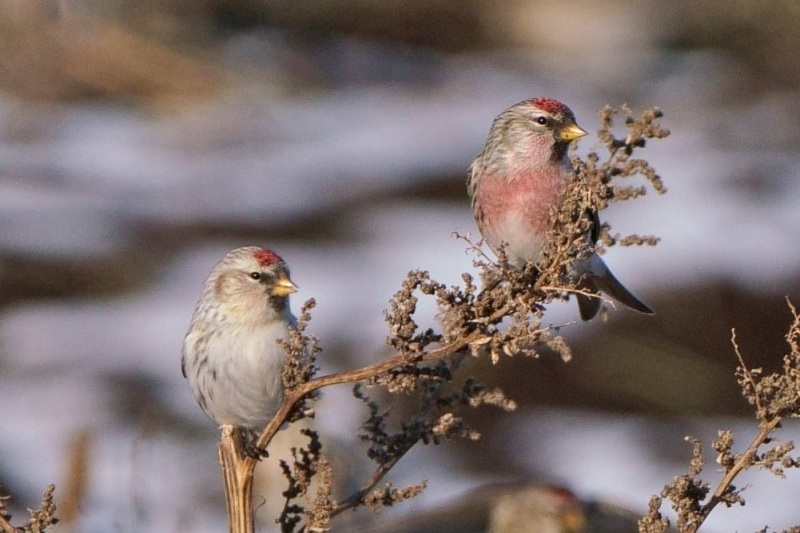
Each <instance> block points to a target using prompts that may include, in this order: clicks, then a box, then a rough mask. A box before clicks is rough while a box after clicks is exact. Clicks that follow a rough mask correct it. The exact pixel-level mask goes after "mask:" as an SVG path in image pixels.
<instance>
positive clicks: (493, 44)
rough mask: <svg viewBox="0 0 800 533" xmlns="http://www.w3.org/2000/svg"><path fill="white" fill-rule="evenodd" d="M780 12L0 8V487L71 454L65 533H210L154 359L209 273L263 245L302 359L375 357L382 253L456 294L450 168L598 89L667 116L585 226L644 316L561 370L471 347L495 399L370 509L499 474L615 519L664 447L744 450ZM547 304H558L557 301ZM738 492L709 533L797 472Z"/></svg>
mask: <svg viewBox="0 0 800 533" xmlns="http://www.w3.org/2000/svg"><path fill="white" fill-rule="evenodd" d="M798 6H800V5H799V4H797V3H796V2H791V1H775V2H769V3H763V2H754V1H734V2H722V1H714V2H704V3H703V4H702V5H699V4H696V3H693V2H689V1H683V2H673V3H663V2H655V1H646V2H640V3H637V4H636V5H635V6H633V5H621V4H619V3H615V2H610V1H603V2H588V1H581V2H573V3H571V4H569V5H564V4H563V3H561V2H555V1H544V2H523V1H511V0H507V1H505V2H499V3H497V2H493V3H487V2H479V1H477V0H469V1H456V0H439V1H433V2H430V1H421V0H415V1H411V2H407V1H406V2H399V1H397V0H391V1H384V2H375V1H372V0H325V1H322V2H313V3H312V2H305V1H300V2H297V1H295V2H287V1H268V0H249V1H247V0H241V1H235V0H234V1H207V0H205V1H199V2H186V1H182V0H172V1H169V2H152V1H145V2H128V1H123V0H118V1H113V2H93V1H89V0H86V1H80V0H74V1H69V2H68V1H66V0H62V1H61V2H53V1H46V0H35V1H34V0H13V1H8V2H5V3H4V4H3V6H2V7H0V305H2V315H0V405H3V407H4V409H3V411H4V413H5V428H6V431H5V432H4V434H3V437H2V440H1V441H0V450H2V454H0V485H2V488H3V492H10V493H12V494H13V495H14V503H16V504H17V505H18V506H19V507H20V508H22V507H24V506H26V505H27V506H31V505H33V502H34V501H35V500H36V498H37V497H38V493H39V492H40V491H41V489H42V488H43V487H44V485H45V484H46V483H48V482H55V483H57V485H58V484H59V483H60V482H61V479H62V475H63V476H66V474H64V472H65V471H66V470H67V464H66V463H67V461H66V459H65V457H66V456H67V455H68V454H67V452H66V451H65V450H67V449H69V448H70V446H71V445H70V443H71V442H83V443H84V444H83V445H82V446H84V447H85V448H86V449H85V453H86V457H88V459H87V460H86V461H87V462H86V464H87V467H86V469H87V470H88V474H87V475H86V478H85V482H84V489H85V497H84V501H83V504H82V507H81V510H80V512H79V513H77V514H76V517H75V519H74V522H73V524H74V526H75V528H76V530H80V531H108V530H110V529H112V528H113V529H114V530H119V531H186V530H190V531H218V530H220V529H223V527H224V526H223V523H224V522H223V521H224V509H223V506H222V505H223V501H222V499H221V488H220V487H219V476H218V472H217V470H216V462H215V461H216V459H215V457H216V456H215V450H214V439H215V430H214V428H213V427H209V425H210V424H209V422H208V421H207V420H205V419H204V418H203V416H202V413H201V412H200V411H199V409H197V407H196V406H195V405H194V404H193V402H192V400H191V398H190V396H189V394H188V391H187V389H186V385H185V383H183V380H182V378H181V376H180V372H179V369H178V368H179V359H180V355H179V351H180V341H181V338H182V335H183V333H184V331H185V328H186V326H187V323H188V319H189V316H190V314H191V310H192V308H193V305H194V302H195V300H196V298H197V296H198V295H199V290H200V286H201V284H202V280H203V279H204V278H205V276H206V274H207V273H208V271H209V269H210V268H211V267H212V266H213V264H214V263H215V262H216V261H217V260H218V259H219V258H220V257H221V256H222V255H224V253H225V252H226V251H227V250H229V249H231V248H234V247H236V246H240V245H244V244H262V245H265V246H269V247H272V248H274V249H276V250H278V251H279V252H280V253H281V255H283V256H284V257H285V258H286V259H287V260H288V261H289V263H290V264H291V265H292V271H293V278H295V279H296V281H297V283H298V284H299V285H300V287H301V292H300V293H299V294H298V295H297V297H296V298H295V300H294V302H293V305H294V307H295V308H297V307H298V306H299V304H300V302H301V301H302V300H303V299H305V298H309V297H312V296H313V297H315V298H316V299H317V302H318V308H317V309H316V310H315V314H314V321H313V322H312V326H313V327H312V329H313V330H314V331H315V332H316V333H318V334H319V336H320V337H321V339H322V344H323V347H324V348H325V355H324V359H325V365H326V369H327V370H331V369H334V368H337V367H338V368H342V367H349V366H352V365H355V364H358V363H363V362H365V361H369V360H373V359H374V358H377V357H379V356H380V355H381V353H382V350H383V338H384V336H385V330H384V324H383V320H382V315H381V311H382V309H383V308H384V307H385V306H386V302H387V301H388V299H389V297H390V296H391V294H392V293H393V292H394V291H395V290H396V289H397V288H398V286H399V283H400V280H401V279H402V277H403V276H404V274H405V272H407V271H408V270H410V269H412V268H425V269H429V270H430V271H431V273H432V275H433V276H434V277H435V278H437V279H439V280H441V281H445V282H448V283H456V282H458V281H459V279H460V278H459V275H460V273H461V272H463V271H471V269H472V267H471V262H470V258H469V257H468V256H467V255H465V253H464V248H465V246H464V244H463V243H462V242H461V241H457V240H454V239H452V238H451V237H450V233H451V232H452V231H454V230H458V231H462V232H468V231H471V232H473V233H474V232H475V228H474V224H473V222H472V219H471V215H470V210H469V207H468V200H467V199H466V195H465V191H464V180H465V173H466V168H467V166H468V165H469V163H470V161H471V159H472V157H473V156H474V155H475V154H476V153H477V152H478V151H479V150H480V148H481V146H482V143H483V140H484V138H485V134H486V131H487V129H488V127H489V124H490V122H491V120H492V119H493V117H494V116H495V115H496V114H497V113H499V112H500V111H501V110H502V109H504V108H505V107H507V106H508V105H510V104H512V103H515V102H517V101H519V100H522V99H524V98H527V97H531V96H537V95H549V96H554V97H557V98H559V99H561V100H563V101H565V102H567V103H568V104H569V105H570V106H571V107H572V108H573V110H574V111H575V113H576V115H577V118H578V122H579V123H580V124H581V125H582V126H583V127H584V128H585V129H587V130H589V131H592V130H594V129H596V128H597V126H598V120H597V118H596V117H597V115H596V112H597V110H599V109H600V108H601V107H602V106H603V105H605V104H613V105H619V104H621V103H623V102H628V103H630V104H631V105H632V106H633V107H634V109H639V110H640V109H642V108H644V107H645V106H649V105H658V106H660V107H661V108H662V109H663V110H664V111H665V114H666V118H665V119H664V123H665V125H666V126H667V127H669V128H670V129H671V130H672V131H673V135H672V136H671V137H670V138H669V139H667V140H666V141H663V142H660V143H654V144H652V146H650V147H648V149H647V150H646V151H645V152H643V155H646V157H648V159H649V160H650V161H651V163H653V164H654V165H655V166H656V168H657V169H658V170H659V171H660V174H661V175H662V176H663V178H664V179H665V181H666V184H667V187H668V188H669V190H670V192H669V194H667V195H666V196H665V197H662V198H656V197H655V196H648V197H646V198H644V199H642V200H639V201H636V202H630V203H629V204H630V205H619V206H614V207H612V209H610V210H609V211H608V214H607V215H606V216H605V219H606V220H607V221H609V222H611V224H612V226H613V227H614V228H615V229H616V230H618V231H621V232H623V233H629V232H637V233H642V234H656V235H660V236H661V237H662V238H663V240H662V243H661V244H660V245H659V246H658V247H657V248H655V249H614V250H612V251H611V252H610V253H609V254H608V256H607V261H608V263H609V264H610V266H611V267H612V268H613V270H614V271H615V273H616V274H617V275H618V276H619V277H620V279H622V280H623V281H624V282H625V284H626V285H628V286H629V287H630V288H631V289H633V290H634V292H635V293H636V294H638V295H640V296H642V297H643V299H645V301H647V302H648V304H650V305H651V306H652V307H653V308H655V309H656V311H657V315H656V316H655V317H653V318H648V317H640V316H635V315H633V314H632V313H628V312H627V311H625V310H620V311H618V312H612V318H611V320H610V321H609V322H608V323H591V324H578V325H575V326H573V327H571V328H568V332H569V333H568V334H569V338H570V341H571V346H572V347H573V352H574V359H573V361H572V362H570V363H569V364H564V363H562V362H561V361H560V360H559V359H557V358H554V357H548V356H544V357H542V358H540V359H537V360H531V359H524V358H521V357H518V358H514V359H510V360H505V361H502V363H501V364H500V365H498V366H497V367H491V366H490V365H488V364H486V363H483V362H479V361H476V362H475V363H474V365H473V367H472V370H473V371H474V372H475V373H476V374H478V375H479V376H480V378H481V379H483V380H484V381H485V382H487V383H492V384H495V383H496V384H499V385H501V386H502V387H503V388H504V389H505V390H506V392H507V393H509V394H510V395H511V396H512V397H513V398H515V399H516V400H517V401H518V402H519V403H520V406H521V407H520V410H519V411H518V412H517V413H511V414H502V415H499V414H497V413H494V412H483V411H481V412H479V413H477V414H476V416H475V423H476V424H477V425H478V427H479V428H480V429H481V431H482V432H483V434H484V436H485V437H484V439H483V440H482V441H480V442H479V443H477V444H475V443H460V444H448V445H446V446H444V447H443V448H442V449H439V450H436V451H433V450H428V449H420V450H416V451H415V452H414V453H415V454H416V455H413V456H412V457H410V458H409V459H410V461H409V462H408V463H407V464H405V465H401V468H399V469H398V473H397V474H398V477H399V479H400V480H401V481H402V480H406V481H409V482H413V481H416V480H418V478H420V477H422V476H427V477H429V479H430V481H431V484H430V488H429V490H428V493H427V494H426V495H425V496H424V497H423V498H421V499H420V501H415V502H409V503H408V504H407V505H406V506H401V507H402V508H399V509H397V510H393V511H392V513H389V514H390V515H391V516H395V515H396V516H400V515H402V514H403V513H406V512H413V511H415V510H419V509H422V508H424V507H426V506H431V505H435V504H437V503H439V502H441V501H444V500H451V499H453V498H457V497H458V496H459V495H460V494H464V493H465V492H466V491H467V490H468V489H470V488H472V487H476V486H479V485H482V484H483V483H486V482H488V481H524V482H528V481H530V480H544V481H552V482H556V483H563V484H566V485H568V486H569V488H571V489H572V490H573V491H576V492H578V493H579V495H580V496H582V497H586V498H592V499H602V500H610V501H613V502H615V503H622V504H625V505H626V506H627V507H630V508H633V509H634V510H636V511H643V510H644V509H645V506H646V503H647V499H648V498H649V495H651V494H655V493H657V492H658V491H659V490H660V488H661V486H662V485H663V483H666V482H667V481H669V480H670V479H671V478H672V477H673V476H674V475H677V474H679V473H682V472H683V471H684V470H685V467H686V463H687V461H688V457H689V451H690V450H689V448H688V446H687V445H686V444H685V443H684V442H683V436H684V435H686V434H692V435H697V436H703V437H707V438H708V437H713V436H714V435H715V431H716V429H718V428H719V429H722V428H723V427H735V428H736V429H738V430H739V431H740V432H741V434H742V435H743V436H742V441H741V442H742V443H744V442H745V439H746V438H748V436H749V435H751V434H752V432H753V431H754V430H755V424H754V422H753V421H752V415H751V414H750V411H749V409H748V406H747V405H746V404H745V402H744V401H743V400H742V399H741V397H740V395H739V394H738V391H737V388H736V383H735V380H734V377H733V370H734V368H735V365H736V361H735V358H734V354H733V351H732V349H731V346H730V334H731V328H733V327H735V328H736V329H737V332H738V337H739V342H740V346H741V347H742V350H743V353H744V354H745V356H746V357H747V358H748V361H750V363H751V364H752V366H754V367H757V366H763V367H765V368H766V369H770V368H775V367H777V366H779V365H780V364H781V359H780V357H781V355H782V354H783V353H784V352H785V351H786V350H785V347H784V346H785V345H784V341H783V335H784V334H785V331H786V328H787V327H788V323H789V319H790V314H789V312H788V310H787V308H786V304H785V297H786V296H789V297H790V298H791V299H792V300H793V301H794V302H795V303H799V302H800V260H799V259H800V253H798V247H797V243H798V242H800V224H799V223H798V222H800V215H799V214H798V209H797V205H798V202H800V181H798V179H797V178H798V173H799V172H798V171H799V170H800V159H799V158H798V156H797V154H798V148H800V135H798V133H800V132H799V131H798V130H799V129H800V126H798V125H799V124H800V120H799V119H800V108H798V106H797V105H796V102H797V98H798V83H799V82H800V80H798V76H800V65H798V62H799V61H800V58H799V57H798V55H797V54H796V53H795V51H796V50H797V48H798V46H800V42H798V41H800V7H798ZM590 148H591V141H590V140H587V141H586V142H582V144H581V146H580V147H579V150H578V153H580V154H585V153H587V152H588V151H589V149H590ZM421 312H422V313H423V315H425V316H427V317H428V318H429V320H432V317H433V310H432V309H427V308H425V307H424V306H423V308H422V310H421ZM550 313H551V314H550V315H549V316H551V317H552V318H551V320H552V321H553V323H555V324H559V323H565V322H568V321H573V320H576V317H577V313H576V312H575V309H574V302H571V303H569V304H565V305H558V306H554V308H553V309H552V310H551V312H550ZM347 396H348V391H346V390H344V391H331V393H330V394H328V395H327V396H326V399H325V401H326V402H327V403H328V404H329V405H332V406H335V407H333V408H330V415H329V416H330V418H329V419H328V420H327V422H326V419H325V417H324V416H321V417H320V422H319V423H320V425H321V426H322V429H323V432H326V433H327V434H328V436H329V438H330V439H331V441H335V442H339V443H340V445H342V446H343V447H344V448H351V447H352V446H350V443H349V442H350V441H349V439H350V438H351V437H350V435H351V433H352V431H351V428H352V427H354V425H355V424H356V423H357V421H358V419H359V416H361V414H362V413H360V412H359V406H356V405H354V404H352V403H343V402H347V401H348V399H347ZM786 431H787V432H788V433H787V434H792V432H794V434H795V436H796V434H797V433H798V432H797V429H796V428H791V427H787V428H786ZM82 435H88V437H87V438H85V439H83V440H81V439H80V438H78V437H80V436H82ZM76 438H77V439H78V440H77V441H74V440H73V439H76ZM587 455H589V456H590V457H587ZM709 475H712V474H711V472H710V473H709ZM790 477H791V476H790ZM748 482H751V483H752V484H753V488H752V489H751V492H752V495H753V498H754V499H753V500H750V499H748V506H747V508H745V509H732V510H725V509H719V510H717V511H715V513H716V515H715V516H714V519H713V520H712V522H711V523H710V524H709V527H708V530H709V531H730V530H733V529H737V530H755V529H758V528H761V527H763V526H764V525H765V524H769V525H770V527H771V528H774V529H780V528H787V527H789V526H791V525H793V524H796V523H798V522H800V514H798V513H797V512H796V511H795V510H793V509H787V508H785V506H784V505H781V503H780V502H781V501H783V498H782V497H781V494H783V495H785V494H787V493H789V492H790V491H792V490H797V489H798V487H800V483H798V482H797V481H796V480H792V479H790V480H787V481H779V480H777V479H771V478H768V477H766V475H765V474H763V475H761V476H758V477H756V478H754V479H752V480H748ZM265 490H266V489H265ZM56 494H57V495H58V494H59V490H58V488H57V491H56ZM784 497H785V496H784ZM268 499H269V498H268ZM198 501H201V502H203V503H204V505H203V506H202V510H200V511H198V508H197V505H196V502H198ZM364 516H365V517H368V514H367V513H365V514H364ZM262 525H263V526H264V529H265V530H267V529H269V525H270V523H269V519H263V520H262Z"/></svg>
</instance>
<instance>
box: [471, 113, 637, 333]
mask: <svg viewBox="0 0 800 533" xmlns="http://www.w3.org/2000/svg"><path fill="white" fill-rule="evenodd" d="M584 135H586V132H585V131H584V130H583V129H581V128H580V127H579V126H578V125H577V124H576V122H575V115H574V114H573V113H572V111H571V110H570V109H569V108H568V107H567V106H566V105H564V104H562V103H561V102H559V101H558V100H555V99H553V98H534V99H531V100H525V101H523V102H520V103H518V104H516V105H513V106H511V107H509V108H508V109H506V110H505V111H503V112H502V113H500V115H498V116H497V118H495V119H494V122H493V123H492V127H491V129H490V130H489V136H488V138H487V139H486V146H484V148H483V151H482V152H481V153H480V154H478V156H477V157H476V158H475V160H474V161H473V162H472V165H470V168H469V176H468V179H467V192H468V194H469V196H470V197H471V198H472V211H473V214H474V216H475V221H476V223H477V225H478V229H479V230H480V232H481V235H482V236H483V238H484V240H485V241H486V244H488V245H489V248H491V249H492V251H493V252H495V253H498V250H499V249H500V245H501V243H506V248H505V251H506V254H507V256H508V259H509V261H510V262H511V263H512V264H514V265H516V266H520V267H521V266H523V265H524V264H525V263H526V262H528V261H532V262H534V263H535V262H537V261H538V260H539V255H540V253H541V251H542V248H543V247H544V245H545V239H546V237H547V232H548V230H549V229H550V228H551V227H552V225H553V221H552V220H551V208H553V207H556V208H558V207H560V205H561V202H562V201H563V198H564V193H565V190H566V187H567V184H568V182H569V178H570V172H571V170H572V165H571V163H570V161H569V157H567V152H568V150H569V145H570V143H571V142H572V141H574V140H575V139H578V138H580V137H583V136H584ZM592 217H593V222H594V227H593V228H592V229H593V231H592V235H591V238H592V239H593V242H596V240H597V232H598V230H599V221H598V219H597V216H596V213H593V214H592ZM574 269H575V273H576V274H577V276H578V277H579V279H580V282H579V284H578V289H580V290H581V291H582V292H588V293H592V294H594V295H595V296H588V295H586V294H581V293H578V294H577V299H578V308H579V310H580V314H581V318H582V319H583V320H590V319H592V318H593V317H594V316H595V315H596V314H597V312H598V311H599V310H600V306H601V303H602V302H601V300H600V298H599V295H598V294H597V293H599V292H600V291H602V292H604V293H606V294H608V295H609V296H612V297H613V298H614V299H616V300H618V301H619V302H621V303H623V304H625V305H626V306H628V307H630V308H631V309H634V310H636V311H639V312H641V313H647V314H652V313H653V311H652V309H650V308H649V307H648V306H647V305H645V304H644V303H642V302H641V301H640V300H639V299H638V298H636V297H635V296H634V295H633V294H631V293H630V291H628V289H626V288H625V287H624V286H623V285H622V284H621V283H620V282H619V281H618V280H617V278H615V277H614V275H613V274H612V273H611V271H610V270H609V269H608V267H607V266H606V264H605V262H604V261H603V260H602V259H601V258H600V256H599V255H597V254H596V253H593V254H592V255H591V256H590V257H588V258H587V259H583V260H578V261H576V262H575V263H574Z"/></svg>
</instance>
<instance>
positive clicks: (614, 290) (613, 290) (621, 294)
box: [595, 271, 655, 315]
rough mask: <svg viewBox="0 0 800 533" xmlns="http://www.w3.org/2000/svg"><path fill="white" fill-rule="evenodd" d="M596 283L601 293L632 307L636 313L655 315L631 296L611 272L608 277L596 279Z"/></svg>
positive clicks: (607, 274) (607, 273)
mask: <svg viewBox="0 0 800 533" xmlns="http://www.w3.org/2000/svg"><path fill="white" fill-rule="evenodd" d="M595 283H596V284H597V286H598V287H599V288H600V290H601V291H603V292H604V293H606V294H608V295H609V296H611V297H612V298H614V299H615V300H617V301H619V302H620V303H623V304H625V305H626V306H628V307H630V308H631V309H633V310H634V311H639V312H640V313H644V314H646V315H654V314H655V311H653V310H652V309H650V308H649V307H648V306H647V305H646V304H645V303H644V302H642V301H641V300H640V299H639V298H637V297H636V296H634V295H633V294H631V291H629V290H628V289H626V288H625V286H624V285H622V283H620V282H619V280H618V279H617V278H615V277H614V274H612V273H611V272H609V271H607V272H606V275H605V276H603V277H602V278H596V279H595Z"/></svg>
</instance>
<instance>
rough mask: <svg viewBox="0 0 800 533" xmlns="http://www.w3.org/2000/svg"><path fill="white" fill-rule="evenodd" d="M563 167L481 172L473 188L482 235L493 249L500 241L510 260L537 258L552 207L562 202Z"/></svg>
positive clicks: (548, 226) (563, 185)
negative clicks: (512, 174)
mask: <svg viewBox="0 0 800 533" xmlns="http://www.w3.org/2000/svg"><path fill="white" fill-rule="evenodd" d="M564 187H565V173H564V171H563V169H562V168H559V167H554V168H553V170H552V171H541V170H540V171H537V172H535V173H526V174H522V175H520V176H518V177H516V178H514V179H501V178H495V177H492V176H484V177H483V178H482V179H481V181H480V184H479V186H478V187H477V190H476V207H477V209H478V211H479V212H478V216H479V217H480V224H481V229H482V234H483V237H484V238H485V239H486V242H487V244H488V245H489V246H490V247H491V248H492V249H493V250H495V251H497V249H498V248H499V246H500V243H501V242H502V241H505V242H507V243H508V248H507V253H508V256H509V259H511V260H512V261H513V262H525V261H536V260H537V259H538V257H539V252H540V251H541V249H542V246H544V239H545V236H546V233H547V231H548V229H549V228H550V225H551V220H550V212H551V209H552V208H553V207H554V206H556V207H558V206H559V205H560V203H561V200H562V197H563V192H564Z"/></svg>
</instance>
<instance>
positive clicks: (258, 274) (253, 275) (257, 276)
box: [250, 272, 261, 280]
mask: <svg viewBox="0 0 800 533" xmlns="http://www.w3.org/2000/svg"><path fill="white" fill-rule="evenodd" d="M250 277H251V278H253V279H255V280H259V279H261V272H250Z"/></svg>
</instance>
